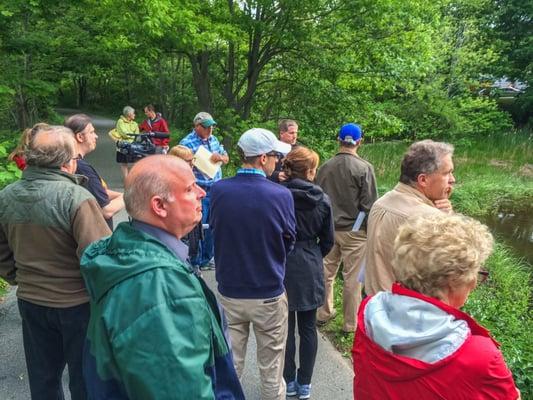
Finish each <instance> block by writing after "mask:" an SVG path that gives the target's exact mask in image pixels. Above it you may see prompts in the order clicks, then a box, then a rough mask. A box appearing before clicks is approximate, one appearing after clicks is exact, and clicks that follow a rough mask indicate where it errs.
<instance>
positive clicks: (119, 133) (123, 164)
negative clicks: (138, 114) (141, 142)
mask: <svg viewBox="0 0 533 400" xmlns="http://www.w3.org/2000/svg"><path fill="white" fill-rule="evenodd" d="M111 132H113V133H112V135H110V136H111V137H112V138H113V139H114V140H115V141H118V140H122V141H126V142H133V139H134V137H133V136H129V135H130V134H132V133H136V134H138V133H139V125H137V122H135V110H134V109H133V107H130V106H126V107H124V109H123V110H122V115H121V116H120V118H119V119H118V121H117V126H116V128H115V129H113V130H112V131H111ZM133 161H134V160H132V159H131V158H129V157H128V156H127V155H126V154H123V153H121V152H119V151H118V148H117V163H119V165H120V171H121V172H122V176H123V178H124V179H126V176H128V171H129V164H131V163H133Z"/></svg>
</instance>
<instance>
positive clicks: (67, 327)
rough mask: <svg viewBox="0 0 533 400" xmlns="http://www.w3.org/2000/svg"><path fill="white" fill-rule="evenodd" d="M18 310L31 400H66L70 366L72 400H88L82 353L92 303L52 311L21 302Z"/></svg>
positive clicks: (51, 309) (49, 308) (52, 309)
mask: <svg viewBox="0 0 533 400" xmlns="http://www.w3.org/2000/svg"><path fill="white" fill-rule="evenodd" d="M18 307H19V312H20V316H21V318H22V339H23V342H24V354H25V356H26V367H27V368H28V379H29V383H30V392H31V398H32V399H33V400H63V399H64V398H65V397H64V394H63V386H62V383H61V377H62V375H63V370H64V369H65V365H68V372H69V389H70V395H71V398H72V400H84V399H86V398H87V394H86V390H85V383H84V381H83V374H82V354H83V345H84V341H85V336H86V333H87V324H88V322H89V303H84V304H80V305H78V306H74V307H67V308H52V307H44V306H39V305H36V304H33V303H30V302H27V301H24V300H21V299H19V300H18Z"/></svg>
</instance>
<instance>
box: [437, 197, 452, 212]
mask: <svg viewBox="0 0 533 400" xmlns="http://www.w3.org/2000/svg"><path fill="white" fill-rule="evenodd" d="M433 204H435V207H437V208H438V209H439V210H441V211H442V212H445V213H446V214H451V213H452V212H453V208H452V203H451V201H450V200H449V199H439V200H435V201H434V202H433Z"/></svg>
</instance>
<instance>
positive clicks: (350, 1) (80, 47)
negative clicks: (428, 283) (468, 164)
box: [0, 0, 532, 142]
mask: <svg viewBox="0 0 533 400" xmlns="http://www.w3.org/2000/svg"><path fill="white" fill-rule="evenodd" d="M530 11H531V2H522V1H521V0H436V1H435V0H409V1H399V0H377V1H376V0H372V1H369V0H245V1H235V0H229V1H228V0H211V1H209V2H207V1H201V0H150V1H148V0H139V1H135V2H132V1H123V0H122V1H121V0H103V1H100V0H81V1H79V2H61V1H58V0H25V1H21V0H6V1H4V2H2V4H1V5H0V54H1V55H2V57H0V68H1V69H2V71H4V72H3V73H2V75H1V76H0V123H1V124H2V125H3V126H4V127H10V128H13V127H18V128H19V129H22V128H24V127H27V126H29V125H31V124H32V123H33V122H35V121H37V120H39V119H45V118H47V117H48V115H49V113H50V109H51V107H52V106H54V105H56V104H57V103H58V102H60V103H61V104H63V105H66V106H70V107H72V106H76V107H82V108H83V107H89V108H93V109H100V110H105V111H106V112H107V113H108V114H116V113H118V112H119V111H120V109H121V108H122V106H123V105H126V104H130V105H132V106H134V107H137V108H140V107H142V106H143V105H145V104H147V103H149V102H152V103H155V104H156V105H158V106H159V108H160V110H162V111H163V113H164V114H165V116H166V117H167V118H168V119H169V120H170V121H171V122H172V123H173V125H175V126H177V127H179V128H180V129H183V130H184V129H186V128H188V127H189V126H190V121H191V117H192V116H193V115H194V114H195V113H196V112H197V111H198V110H200V109H202V110H207V111H212V112H213V113H214V114H215V116H216V119H217V120H218V121H219V123H220V126H221V128H222V129H223V133H224V134H225V135H230V136H236V135H238V134H239V133H241V132H242V130H243V129H244V128H246V127H249V126H250V125H252V124H262V125H263V126H270V127H272V128H273V127H274V126H275V123H276V121H277V120H278V119H279V118H282V117H293V118H296V119H298V120H299V121H301V125H302V127H303V129H304V131H305V134H306V136H307V137H308V138H309V140H310V141H314V142H317V141H319V142H322V141H324V139H325V138H329V137H332V136H333V135H334V131H335V129H336V128H337V127H338V126H339V124H341V123H343V122H345V121H348V120H355V121H358V122H360V123H362V124H363V126H364V127H365V129H366V132H367V135H368V137H370V138H372V139H381V138H399V137H407V138H423V137H433V136H441V135H442V134H446V135H448V136H452V137H464V136H479V135H485V134H487V133H489V132H491V131H493V130H503V129H508V128H509V127H510V125H511V120H510V118H509V115H508V114H507V113H503V112H501V111H500V110H499V109H498V108H497V107H496V104H495V100H494V99H491V98H488V97H484V98H481V97H480V96H479V95H478V92H479V89H480V82H481V79H482V77H485V78H486V77H487V76H492V77H493V78H495V77H502V76H504V75H507V76H509V77H510V78H513V79H519V80H521V81H522V82H525V83H530V80H531V57H530V56H531V51H532V50H531V47H532V44H531V35H530V33H531V24H528V22H531V13H530ZM495 27H497V29H495ZM526 97H527V96H524V98H526ZM520 104H522V103H520ZM521 107H524V105H523V104H522V105H521ZM526 114H527V112H526Z"/></svg>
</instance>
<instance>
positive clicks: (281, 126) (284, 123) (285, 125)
mask: <svg viewBox="0 0 533 400" xmlns="http://www.w3.org/2000/svg"><path fill="white" fill-rule="evenodd" d="M289 126H298V123H297V122H296V121H295V120H293V119H281V120H280V121H279V122H278V132H287V130H288V129H289Z"/></svg>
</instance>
